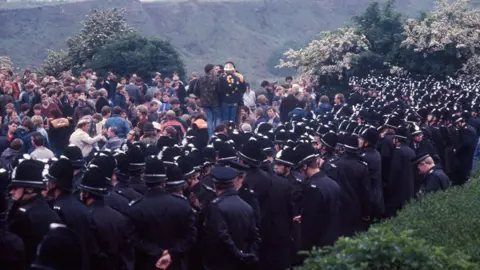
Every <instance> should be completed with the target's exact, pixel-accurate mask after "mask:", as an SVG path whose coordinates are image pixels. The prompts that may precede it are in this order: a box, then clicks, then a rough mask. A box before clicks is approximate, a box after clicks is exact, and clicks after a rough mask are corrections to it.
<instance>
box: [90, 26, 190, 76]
mask: <svg viewBox="0 0 480 270" xmlns="http://www.w3.org/2000/svg"><path fill="white" fill-rule="evenodd" d="M86 67H88V68H92V69H94V70H96V71H97V72H99V73H100V74H102V75H106V74H107V73H108V72H109V71H112V72H114V73H115V74H117V75H119V76H127V75H128V76H129V75H131V74H133V73H136V74H137V75H139V76H140V77H142V78H150V77H151V76H152V73H153V72H156V71H158V72H161V73H162V74H164V75H167V76H171V75H172V74H173V73H174V72H177V73H178V74H179V76H180V78H184V77H185V68H184V64H183V62H182V60H181V58H180V55H179V54H178V52H177V51H176V50H175V48H173V46H172V45H171V44H170V43H169V42H167V41H162V40H159V39H149V38H145V37H142V36H139V35H136V34H132V35H128V36H124V37H122V38H119V39H116V40H113V41H111V42H109V43H108V44H106V45H105V46H103V47H102V48H101V49H100V50H99V51H98V52H97V53H96V54H95V56H94V57H93V59H92V60H91V61H90V62H88V63H87V64H86Z"/></svg>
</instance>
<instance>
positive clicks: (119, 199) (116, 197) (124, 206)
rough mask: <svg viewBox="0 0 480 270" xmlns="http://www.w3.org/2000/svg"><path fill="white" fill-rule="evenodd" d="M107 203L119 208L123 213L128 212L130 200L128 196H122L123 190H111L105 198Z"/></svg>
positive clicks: (116, 208)
mask: <svg viewBox="0 0 480 270" xmlns="http://www.w3.org/2000/svg"><path fill="white" fill-rule="evenodd" d="M104 200H105V203H106V204H107V205H108V206H110V207H111V208H113V209H115V210H117V211H118V212H120V213H122V214H126V213H127V210H128V207H129V205H128V203H129V202H130V201H129V200H128V199H127V197H124V196H122V191H121V190H116V191H111V192H110V193H109V194H108V195H107V196H105V198H104Z"/></svg>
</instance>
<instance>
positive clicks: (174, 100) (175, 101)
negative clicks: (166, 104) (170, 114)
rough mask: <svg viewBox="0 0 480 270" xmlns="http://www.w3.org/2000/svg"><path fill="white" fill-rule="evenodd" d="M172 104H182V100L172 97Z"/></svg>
mask: <svg viewBox="0 0 480 270" xmlns="http://www.w3.org/2000/svg"><path fill="white" fill-rule="evenodd" d="M170 104H171V105H174V104H180V100H178V98H172V99H170Z"/></svg>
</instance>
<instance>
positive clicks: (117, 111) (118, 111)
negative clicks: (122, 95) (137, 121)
mask: <svg viewBox="0 0 480 270" xmlns="http://www.w3.org/2000/svg"><path fill="white" fill-rule="evenodd" d="M122 111H123V110H122V108H121V107H120V106H115V107H113V114H121V113H122Z"/></svg>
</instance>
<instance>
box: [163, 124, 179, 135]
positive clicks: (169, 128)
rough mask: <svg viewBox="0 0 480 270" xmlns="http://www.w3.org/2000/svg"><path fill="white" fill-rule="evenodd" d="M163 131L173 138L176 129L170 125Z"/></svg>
mask: <svg viewBox="0 0 480 270" xmlns="http://www.w3.org/2000/svg"><path fill="white" fill-rule="evenodd" d="M165 133H167V135H168V136H169V137H172V138H175V137H176V136H177V130H176V129H175V128H174V127H172V126H168V127H166V128H165Z"/></svg>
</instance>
